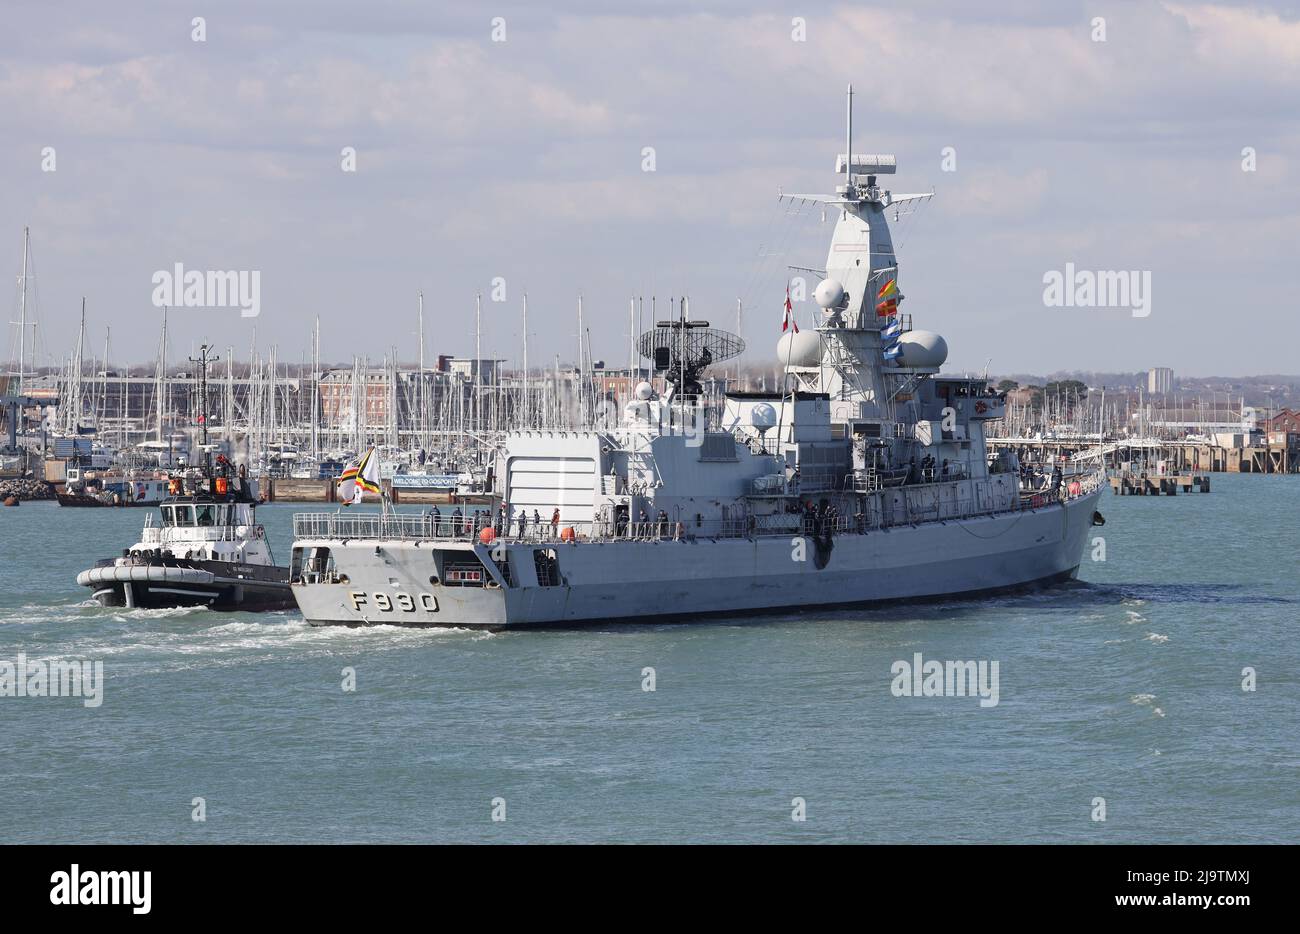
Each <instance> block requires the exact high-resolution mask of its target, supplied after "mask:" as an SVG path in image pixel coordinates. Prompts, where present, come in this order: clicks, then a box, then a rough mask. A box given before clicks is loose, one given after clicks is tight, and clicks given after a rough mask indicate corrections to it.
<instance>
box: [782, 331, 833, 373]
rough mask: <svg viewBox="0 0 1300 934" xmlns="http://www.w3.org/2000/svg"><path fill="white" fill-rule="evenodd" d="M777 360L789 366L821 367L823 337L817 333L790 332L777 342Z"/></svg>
mask: <svg viewBox="0 0 1300 934" xmlns="http://www.w3.org/2000/svg"><path fill="white" fill-rule="evenodd" d="M776 359H777V360H778V361H779V362H780V363H781V364H782V365H787V366H802V367H812V366H820V365H821V362H822V336H821V335H820V334H818V333H817V332H816V331H800V332H799V333H798V334H796V333H795V332H794V331H789V332H787V333H786V334H783V335H782V336H781V339H780V340H779V341H777V342H776Z"/></svg>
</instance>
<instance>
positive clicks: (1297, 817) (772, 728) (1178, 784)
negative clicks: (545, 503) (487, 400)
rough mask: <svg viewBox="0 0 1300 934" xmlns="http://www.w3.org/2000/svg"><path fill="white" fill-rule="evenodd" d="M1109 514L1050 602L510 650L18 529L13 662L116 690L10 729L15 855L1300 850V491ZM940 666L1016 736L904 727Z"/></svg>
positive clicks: (22, 700) (93, 542) (1246, 482)
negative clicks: (984, 687) (98, 666)
mask: <svg viewBox="0 0 1300 934" xmlns="http://www.w3.org/2000/svg"><path fill="white" fill-rule="evenodd" d="M295 508H306V507H292V506H274V507H265V508H264V509H263V510H262V511H261V512H262V515H263V518H264V519H265V521H266V522H267V524H268V526H269V527H270V531H271V536H272V541H273V543H274V544H275V546H276V548H277V549H278V554H279V556H280V557H281V558H282V560H283V558H284V557H285V555H286V554H287V551H288V546H289V519H290V516H291V514H292V512H293V511H294V509H295ZM1101 508H1102V511H1103V512H1104V513H1105V515H1106V518H1107V520H1108V523H1107V525H1106V526H1105V527H1104V528H1101V529H1098V530H1096V531H1097V532H1098V533H1099V534H1100V535H1102V536H1104V538H1105V546H1106V558H1107V560H1106V561H1105V562H1104V563H1103V562H1091V561H1085V564H1084V567H1083V569H1082V572H1081V576H1082V578H1083V582H1081V583H1080V584H1076V585H1074V586H1067V587H1061V588H1058V589H1054V590H1050V591H1045V592H1040V593H1036V594H1032V595H1022V596H1015V597H1007V598H1002V599H994V600H972V601H953V602H948V603H937V604H928V605H922V606H906V607H894V608H888V609H873V610H868V611H863V610H849V611H843V612H835V613H830V614H826V613H818V614H811V613H810V614H805V615H799V614H790V615H784V616H769V617H763V618H759V619H750V618H737V619H734V620H725V619H724V620H709V621H707V622H700V623H696V624H679V625H647V626H629V627H617V628H612V627H611V628H603V629H602V628H592V629H578V630H562V631H548V632H512V633H505V634H495V635H489V634H484V633H476V632H468V631H455V630H451V631H446V630H400V629H394V628H383V627H380V628H374V629H366V630H350V629H313V628H311V627H308V626H307V625H306V624H305V623H303V621H302V619H301V617H299V616H298V615H297V614H296V613H278V614H261V615H254V614H245V613H236V614H218V613H212V612H208V611H205V610H176V611H157V610H153V611H150V610H130V611H128V610H108V609H101V608H99V607H97V606H95V605H94V604H93V603H90V602H89V601H88V600H87V599H86V598H87V596H88V593H87V592H84V591H82V590H81V589H80V588H78V587H77V586H76V584H75V582H74V578H75V575H76V573H77V571H79V570H81V569H82V568H84V567H86V566H88V565H89V564H90V563H91V562H92V561H93V559H95V558H97V557H104V556H108V555H111V554H114V553H116V552H118V551H119V550H120V549H121V548H122V547H123V546H124V545H127V544H130V543H131V542H132V541H134V540H135V536H136V535H137V533H138V530H139V526H140V524H141V522H142V521H143V517H144V513H143V511H141V510H109V509H95V510H80V509H60V508H59V507H57V506H55V505H52V504H39V503H27V504H24V505H23V506H21V507H19V508H17V509H0V573H2V575H3V585H4V586H3V589H2V590H0V661H4V660H8V661H15V660H16V659H17V656H18V654H19V653H24V654H25V655H26V656H27V657H28V658H33V659H51V658H61V659H89V660H100V661H102V662H103V663H104V674H105V684H104V693H103V703H102V704H101V705H100V706H99V707H96V708H87V707H85V706H84V705H83V704H82V702H81V701H80V700H79V699H75V698H35V697H0V729H2V730H3V733H2V734H0V735H2V737H3V761H2V763H0V817H2V818H3V830H2V831H0V840H3V841H5V842H20V841H45V842H78V841H105V842H109V841H112V842H132V841H139V842H171V841H181V842H184V841H207V842H219V841H268V842H269V841H326V842H339V841H401V842H424V841H509V842H520V841H574V842H585V841H663V842H671V841H742V842H743V841H788V842H794V841H819V842H824V841H866V842H871V841H880V842H931V841H964V842H998V841H1014V842H1032V841H1060V842H1165V841H1170V842H1172V841H1180V842H1227V841H1245V842H1294V841H1295V839H1296V837H1297V832H1298V830H1300V790H1298V789H1300V781H1297V779H1298V778H1300V743H1298V741H1297V735H1298V734H1300V730H1298V729H1297V724H1300V716H1298V714H1300V702H1298V699H1300V684H1298V682H1300V674H1298V672H1300V650H1298V649H1297V623H1296V620H1297V615H1298V613H1297V610H1298V609H1300V576H1298V575H1297V568H1298V567H1300V532H1298V531H1297V525H1296V522H1297V517H1298V516H1300V477H1251V476H1232V475H1215V476H1214V492H1212V493H1211V494H1209V495H1208V496H1202V495H1199V494H1197V495H1191V496H1182V497H1178V498H1175V499H1172V500H1171V499H1155V498H1136V497H1134V498H1118V497H1111V496H1110V495H1109V494H1107V495H1106V497H1105V498H1104V499H1103V500H1102V507H1101ZM917 652H920V653H921V654H922V655H923V657H924V658H925V659H937V660H967V659H970V660H987V661H994V660H996V661H997V662H998V666H999V688H1000V696H999V703H998V704H997V706H996V707H981V706H980V704H979V702H978V699H976V698H969V697H967V698H945V697H931V698H899V697H895V696H893V695H892V694H891V691H890V684H891V681H892V680H893V677H892V675H891V673H890V672H891V666H892V665H893V664H894V663H895V662H896V661H899V660H907V661H909V662H910V661H911V660H912V658H913V656H914V654H915V653H917ZM1248 666H1249V667H1253V668H1254V669H1256V671H1257V673H1258V690H1256V691H1254V692H1245V691H1243V690H1242V678H1243V676H1242V669H1243V668H1245V667H1248ZM647 667H652V668H654V670H655V680H656V688H657V689H656V690H655V691H653V692H647V691H643V690H642V682H643V675H642V671H643V669H645V668H647ZM345 668H353V669H355V672H356V690H355V691H354V692H346V691H344V690H343V689H342V682H343V680H344V674H343V670H344V669H345ZM196 797H202V798H203V799H204V800H205V802H206V810H207V820H206V821H204V822H195V821H193V820H192V819H191V812H192V810H193V805H192V801H193V799H194V798H196ZM796 797H800V798H803V799H804V801H805V802H806V811H807V820H806V821H803V822H795V821H792V820H791V809H792V804H791V802H792V799H794V798H796ZM1097 797H1102V798H1105V801H1106V820H1105V821H1104V822H1099V821H1094V820H1091V819H1090V818H1091V815H1092V814H1093V812H1094V804H1093V799H1094V798H1097ZM494 798H502V799H504V800H505V809H506V818H507V819H506V820H505V821H504V822H494V821H493V820H492V819H491V816H492V808H493V805H492V802H493V799H494Z"/></svg>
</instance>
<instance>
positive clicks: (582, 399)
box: [556, 293, 587, 428]
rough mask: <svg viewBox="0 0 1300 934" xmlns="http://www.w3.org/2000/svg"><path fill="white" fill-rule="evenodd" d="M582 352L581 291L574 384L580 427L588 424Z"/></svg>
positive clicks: (580, 295)
mask: <svg viewBox="0 0 1300 934" xmlns="http://www.w3.org/2000/svg"><path fill="white" fill-rule="evenodd" d="M582 354H583V351H582V294H581V293H579V295H578V372H577V374H576V375H577V377H578V378H577V379H576V380H574V386H575V387H576V388H577V390H578V427H579V428H585V427H586V425H587V419H586V411H585V405H586V393H585V392H583V389H582V385H583V374H584V373H585V372H586V369H585V367H584V365H583V364H584V361H583V356H582ZM556 389H557V391H558V389H559V387H558V386H557V387H556Z"/></svg>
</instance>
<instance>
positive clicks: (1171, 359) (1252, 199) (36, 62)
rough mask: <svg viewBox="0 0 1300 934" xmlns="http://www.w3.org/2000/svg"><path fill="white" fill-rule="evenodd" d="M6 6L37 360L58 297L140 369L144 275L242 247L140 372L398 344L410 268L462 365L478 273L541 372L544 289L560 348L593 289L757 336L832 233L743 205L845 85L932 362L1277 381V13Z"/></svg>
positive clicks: (1124, 8) (812, 138) (829, 134)
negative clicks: (195, 354)
mask: <svg viewBox="0 0 1300 934" xmlns="http://www.w3.org/2000/svg"><path fill="white" fill-rule="evenodd" d="M6 14H7V15H6V28H5V29H4V30H2V31H0V128H2V132H3V139H4V145H3V146H0V269H4V270H5V271H7V272H11V278H10V283H11V288H12V296H11V298H10V300H9V302H10V305H11V309H12V313H11V318H12V319H14V320H16V319H17V317H18V304H19V288H18V276H19V273H20V271H21V268H22V242H23V228H24V227H29V228H30V230H31V257H32V266H33V269H32V276H31V277H29V279H28V284H29V287H30V291H29V296H30V298H29V301H30V302H31V303H32V304H31V306H29V307H30V310H31V313H32V315H33V316H34V318H35V320H36V321H37V323H38V326H37V338H36V341H37V343H36V347H37V363H38V364H44V365H49V364H51V363H57V362H58V361H59V360H61V359H63V358H65V357H66V356H67V355H68V354H70V353H71V352H72V350H73V348H74V345H75V343H76V334H77V325H78V320H79V314H80V304H81V299H82V297H83V296H84V297H85V299H86V335H87V350H86V353H87V356H90V355H94V356H101V355H102V353H103V346H104V340H105V332H106V329H111V354H110V356H111V358H112V361H113V362H114V363H115V364H117V365H121V364H122V363H123V362H124V361H132V362H138V363H144V362H148V361H151V360H152V359H154V357H155V356H156V354H157V345H158V334H159V325H160V323H161V318H162V310H161V309H160V308H159V307H156V304H155V300H156V298H157V295H156V294H155V293H156V288H155V287H156V284H157V283H156V279H155V275H156V274H157V273H160V272H163V271H170V270H173V269H174V268H175V265H176V264H177V263H180V264H182V265H183V268H184V269H186V270H199V271H206V270H235V271H240V270H242V271H245V272H246V273H254V272H255V273H257V274H258V281H259V284H260V309H259V314H257V315H256V316H255V317H251V316H243V315H241V312H240V310H239V309H238V308H232V307H204V308H174V309H172V310H171V311H170V312H169V347H170V350H169V354H170V356H171V358H172V359H173V360H175V359H177V358H179V357H182V356H184V355H186V354H188V353H190V352H191V351H192V350H193V348H194V347H195V346H196V345H197V344H198V343H199V342H201V341H205V340H206V341H209V342H211V343H212V344H214V345H216V346H217V347H218V348H219V349H221V350H222V352H224V348H225V347H227V346H233V347H234V348H235V356H236V358H237V359H240V360H244V359H247V358H248V356H249V354H250V353H251V352H252V349H253V348H254V347H256V350H257V352H258V353H259V354H261V355H263V356H265V355H266V354H267V353H268V352H269V351H270V348H271V347H272V346H274V347H275V348H276V354H277V357H278V359H279V360H280V361H281V362H295V363H296V362H299V361H301V360H310V355H311V349H310V347H311V331H312V327H313V322H314V321H315V319H316V318H319V321H320V331H321V357H322V359H323V360H326V361H335V362H345V361H350V360H351V359H352V357H353V356H354V355H356V356H361V357H365V358H368V359H369V360H370V362H371V363H375V364H377V363H378V362H380V361H381V360H382V359H383V357H384V356H385V355H386V354H390V353H393V352H394V350H395V352H396V354H397V356H398V358H399V359H400V360H402V361H403V362H406V361H414V360H415V359H416V357H417V355H418V342H417V295H418V294H419V293H420V292H423V295H424V307H425V354H426V357H428V358H431V357H432V356H433V355H436V354H455V355H462V356H463V355H470V354H472V353H473V351H474V296H475V293H476V292H481V293H482V294H483V296H484V302H483V313H482V322H483V323H482V333H483V339H482V340H483V342H482V346H483V351H484V355H485V356H487V355H495V356H500V357H506V358H512V359H515V360H517V359H518V357H519V356H520V351H521V348H522V342H523V326H522V316H521V310H522V300H523V296H524V294H525V293H527V295H528V340H529V355H530V362H532V363H533V364H534V366H536V365H538V364H540V363H546V362H550V361H552V360H553V359H554V357H555V356H556V355H558V356H559V357H560V358H561V359H562V360H564V361H571V360H573V359H574V358H575V357H576V356H577V347H578V328H577V317H576V310H577V303H578V297H579V295H581V296H582V297H583V305H584V323H585V327H586V329H587V330H588V331H589V337H590V346H591V350H592V355H593V356H594V357H595V358H596V359H604V360H606V361H607V362H608V363H609V364H610V365H611V366H615V365H619V366H621V365H625V364H626V363H627V360H628V355H629V350H628V347H629V328H630V321H629V313H628V300H629V298H630V297H631V296H634V295H640V296H644V297H645V304H646V311H645V318H646V319H647V320H648V319H649V318H650V297H651V296H652V295H653V296H655V298H656V307H657V309H658V310H659V313H660V314H659V316H660V317H663V316H664V310H665V309H666V307H667V306H668V302H669V301H670V299H672V298H674V297H677V296H681V295H683V294H685V295H688V296H689V297H690V306H691V312H692V316H693V317H696V318H708V319H710V320H711V321H712V322H713V323H714V325H715V326H722V327H726V328H729V329H733V330H734V329H735V326H736V319H737V313H736V307H737V301H738V300H740V301H741V303H742V308H743V326H742V331H743V336H744V338H745V340H746V341H747V343H748V345H749V347H748V349H747V351H746V355H745V360H746V361H747V362H759V361H762V360H767V359H770V360H773V361H775V359H776V358H775V350H774V348H775V342H776V339H777V338H778V337H779V335H780V323H781V309H782V303H783V301H784V295H785V287H786V282H787V280H788V278H789V277H790V276H792V275H805V276H807V275H808V274H806V273H799V272H792V271H791V270H790V269H789V267H790V266H804V267H811V268H824V266H825V260H826V249H827V244H828V242H829V237H830V233H831V225H832V223H833V221H834V216H833V213H832V215H831V216H830V217H828V218H827V220H826V222H823V221H822V217H821V211H820V209H819V208H816V209H814V208H808V209H807V210H804V211H800V212H796V213H790V211H789V208H788V206H787V204H785V203H782V202H780V201H779V200H778V192H781V191H784V192H830V191H832V190H833V188H834V186H835V184H837V181H838V179H837V178H836V177H835V175H834V166H835V157H836V154H837V153H839V152H842V151H843V149H844V133H845V127H844V122H845V120H844V110H845V99H844V92H845V87H846V85H847V84H848V83H850V82H851V83H852V84H853V85H854V87H855V92H856V95H855V117H854V150H855V152H882V153H895V154H897V157H898V163H899V171H898V174H897V175H895V176H892V177H888V178H885V179H883V181H885V182H886V183H887V186H888V187H891V188H893V189H894V190H895V191H900V192H901V191H913V192H916V191H930V190H931V189H933V190H934V192H935V197H934V198H933V199H932V201H929V202H926V203H925V204H923V205H922V206H921V207H920V209H919V210H917V211H916V213H914V214H912V215H910V216H903V217H901V218H900V222H899V223H898V224H897V225H896V226H895V245H896V249H897V252H898V255H899V259H900V274H899V285H900V286H901V287H902V288H903V291H904V293H905V295H906V301H905V304H904V310H905V311H907V312H909V313H911V314H912V316H913V322H914V324H915V326H916V327H918V328H926V329H930V330H934V331H938V332H940V333H941V334H943V335H944V337H945V338H946V339H947V341H948V345H949V348H950V354H949V369H950V370H955V371H970V372H978V371H981V370H983V369H984V368H985V367H986V366H988V367H989V368H990V371H991V372H994V373H1007V372H1032V373H1052V372H1057V371H1068V370H1104V371H1128V370H1142V369H1146V368H1148V367H1153V366H1169V367H1172V368H1173V369H1174V370H1175V373H1176V374H1182V375H1211V374H1215V375H1229V376H1230V375H1249V374H1255V373H1296V372H1298V371H1300V364H1297V361H1296V350H1297V347H1298V346H1300V341H1298V340H1297V338H1300V324H1298V323H1297V315H1298V314H1300V309H1298V308H1297V294H1298V292H1300V288H1297V287H1298V286H1300V262H1297V257H1296V251H1297V244H1298V243H1300V184H1297V182H1298V181H1300V162H1298V161H1297V160H1298V157H1300V125H1298V124H1300V113H1298V110H1300V9H1298V4H1297V3H1294V2H1288V3H1276V4H1268V3H1259V4H1251V5H1235V4H1213V5H1211V4H1200V3H1181V2H1180V3H1173V2H1165V3H1159V2H1133V0H1127V2H1104V0H1098V2H1073V0H1059V2H1053V3H1036V2H1022V0H1001V2H997V3H993V2H962V0H952V2H939V0H920V2H916V0H913V2H909V3H905V4H899V3H896V2H893V3H887V4H881V5H873V4H870V3H862V2H855V3H852V4H823V3H813V2H807V0H791V2H786V3H779V4H778V3H768V2H766V0H756V2H743V3H742V2H735V3H730V2H723V3H708V2H692V3H686V2H641V3H636V4H598V3H594V2H582V0H574V2H568V3H564V2H560V3H554V4H549V5H548V10H546V11H543V10H541V9H539V8H538V5H537V4H535V3H513V2H494V3H492V4H478V3H464V4H446V3H440V2H409V3H408V2H377V0H370V2H367V3H356V2H346V3H344V2H333V0H310V2H308V0H281V2H276V3H266V2H263V0H225V2H210V3H205V4H184V3H177V2H175V0H170V2H135V3H123V4H105V3H102V2H100V0H69V2H63V3H57V4H56V3H50V2H47V0H37V2H29V0H11V2H9V3H7V4H6ZM199 16H201V17H202V18H203V23H202V26H201V28H200V27H199V26H196V25H195V24H194V18H195V17H199ZM1102 37H1104V41H1101V38H1102ZM198 38H201V39H202V41H196V39H198ZM502 40H503V41H502ZM648 151H652V156H653V164H652V166H651V165H650V163H649V162H648V158H649V156H648ZM347 152H351V153H355V156H354V160H350V159H349V157H348V156H347V155H346V153H347ZM648 166H649V167H652V168H653V171H647V170H646V169H647V167H648ZM349 169H351V170H349ZM1067 264H1073V265H1072V268H1073V269H1075V270H1087V271H1098V272H1104V271H1125V272H1129V271H1131V272H1133V273H1134V274H1135V275H1136V276H1137V279H1136V280H1135V281H1136V282H1141V281H1143V279H1142V277H1143V276H1144V275H1146V274H1149V281H1150V295H1149V299H1150V305H1149V309H1148V310H1149V314H1147V315H1146V316H1144V317H1137V316H1135V315H1134V314H1133V312H1132V310H1131V309H1129V308H1124V307H1051V306H1049V305H1048V304H1046V303H1045V300H1044V293H1045V289H1046V288H1047V286H1046V285H1045V283H1044V277H1045V276H1048V275H1049V274H1050V273H1051V272H1052V271H1061V272H1063V271H1065V270H1066V269H1067ZM815 284H816V277H815V276H810V277H809V282H808V292H809V299H811V290H812V287H813V286H814V285H815ZM495 298H500V299H503V300H501V301H494V300H493V299H495ZM796 307H797V314H798V317H799V320H800V322H801V323H802V324H803V325H804V326H810V325H812V324H814V323H815V321H816V319H817V314H816V308H815V306H814V304H813V303H812V302H811V300H809V301H808V302H803V303H798V304H797V306H796ZM15 330H16V328H14V327H12V326H11V327H10V328H9V344H10V350H9V359H11V360H12V358H13V350H12V345H13V343H14V342H15V341H14V332H15Z"/></svg>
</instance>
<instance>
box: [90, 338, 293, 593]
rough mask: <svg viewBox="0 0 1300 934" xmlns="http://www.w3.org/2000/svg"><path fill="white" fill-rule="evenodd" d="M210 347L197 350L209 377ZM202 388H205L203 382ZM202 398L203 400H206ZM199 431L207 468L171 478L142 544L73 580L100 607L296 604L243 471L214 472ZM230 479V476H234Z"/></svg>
mask: <svg viewBox="0 0 1300 934" xmlns="http://www.w3.org/2000/svg"><path fill="white" fill-rule="evenodd" d="M207 351H208V346H207V345H206V344H205V345H204V346H203V348H202V357H201V359H200V360H199V361H195V362H201V363H202V365H203V367H204V370H203V372H204V373H206V365H207V363H208V362H209V360H210V359H212V358H209V357H208V356H207ZM201 382H205V381H201ZM204 395H205V394H204V393H203V392H202V391H200V398H201V399H202V398H203V397H204ZM206 423H207V418H206V413H204V414H203V415H202V416H201V417H200V424H201V425H203V445H202V447H203V450H204V464H203V466H202V467H195V468H190V469H188V470H185V471H183V472H180V473H174V474H172V475H170V476H169V477H168V480H167V485H168V492H169V494H170V495H169V496H168V497H167V498H166V499H165V500H163V501H162V503H161V504H159V506H158V511H159V515H160V517H161V521H160V522H159V523H158V524H156V525H155V524H154V521H153V520H154V514H153V513H150V514H149V516H148V518H147V519H146V521H145V526H144V530H143V532H142V533H141V536H140V541H138V542H136V543H135V544H134V545H132V546H131V547H130V548H127V549H125V550H123V552H122V554H121V556H120V557H117V558H106V559H104V560H102V561H99V562H98V563H96V565H95V566H94V567H92V568H88V569H87V570H85V571H82V572H81V573H80V574H78V575H77V583H78V584H80V585H81V586H83V587H89V588H91V589H92V591H93V592H94V596H95V599H96V600H97V601H99V603H100V604H101V605H103V606H125V607H133V608H134V607H143V608H162V607H177V606H206V607H210V608H211V609H214V610H279V609H289V608H291V607H292V606H293V605H294V598H293V594H292V592H291V591H290V589H289V569H288V568H287V567H282V566H279V565H277V564H276V563H275V560H274V557H273V556H272V554H271V545H270V542H269V541H268V540H267V537H266V530H265V528H264V527H263V526H262V525H261V524H260V523H259V522H258V521H257V496H256V492H255V489H254V484H253V482H252V481H251V480H250V479H249V478H248V477H247V475H246V472H245V470H244V468H243V467H241V468H240V469H239V470H238V471H237V472H235V471H232V465H231V464H230V462H229V461H228V460H227V459H226V458H225V456H224V455H219V456H218V457H217V459H216V463H215V465H214V464H213V463H212V461H211V450H210V449H209V447H208V444H207V427H206ZM232 473H233V474H234V475H233V476H232Z"/></svg>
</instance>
